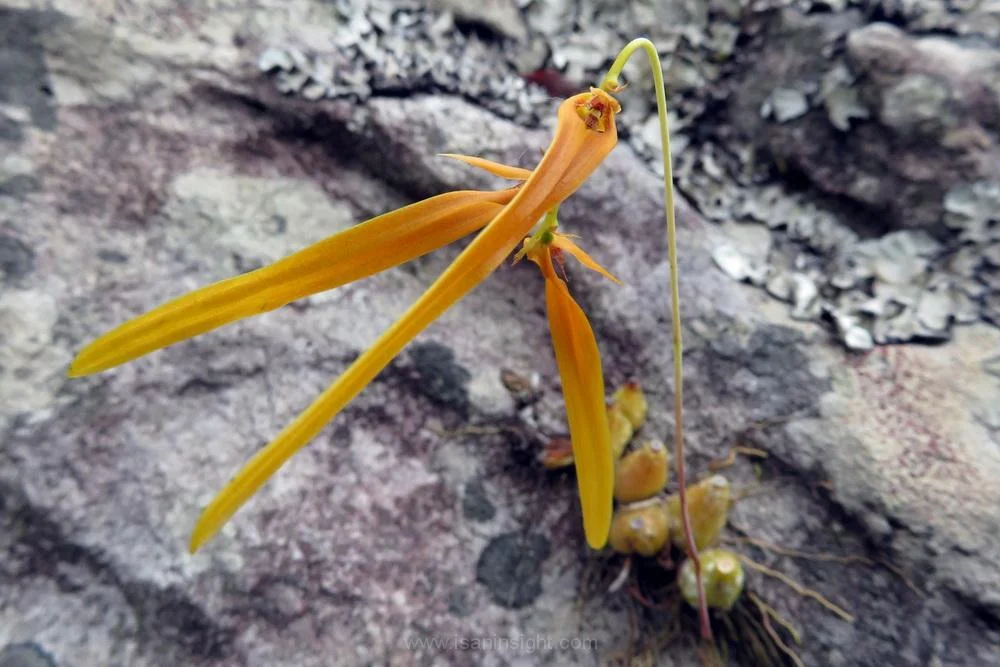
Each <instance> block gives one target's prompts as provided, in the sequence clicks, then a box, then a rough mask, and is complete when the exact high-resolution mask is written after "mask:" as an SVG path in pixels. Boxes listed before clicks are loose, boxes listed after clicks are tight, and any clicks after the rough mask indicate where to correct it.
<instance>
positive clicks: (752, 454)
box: [708, 445, 768, 472]
mask: <svg viewBox="0 0 1000 667" xmlns="http://www.w3.org/2000/svg"><path fill="white" fill-rule="evenodd" d="M737 454H741V455H743V456H746V457H748V458H757V459H766V458H767V457H768V454H767V452H765V451H764V450H763V449H757V448H755V447H741V446H739V445H734V446H732V447H730V448H729V453H728V454H726V456H725V457H723V458H721V459H715V460H714V461H710V462H709V464H708V469H709V470H710V471H712V472H718V471H720V470H723V469H725V468H728V467H730V466H731V465H733V464H734V463H736V455H737Z"/></svg>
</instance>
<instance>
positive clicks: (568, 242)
mask: <svg viewBox="0 0 1000 667" xmlns="http://www.w3.org/2000/svg"><path fill="white" fill-rule="evenodd" d="M552 245H553V246H555V247H556V248H559V249H560V250H563V251H565V252H568V253H569V254H571V255H573V257H575V258H576V259H577V261H578V262H580V263H581V264H583V265H584V266H585V267H587V268H588V269H590V270H591V271H596V272H597V273H599V274H601V275H602V276H604V277H605V278H607V279H608V280H610V281H611V282H614V283H618V284H619V285H621V284H622V281H620V280H618V279H617V278H615V277H614V276H613V275H612V274H611V272H610V271H608V270H607V269H605V268H604V267H603V266H601V265H600V264H598V263H597V262H595V261H594V259H593V258H592V257H591V256H590V255H588V254H587V253H585V252H584V251H583V248H581V247H580V246H578V245H577V244H576V243H574V242H573V239H571V238H569V237H568V236H566V235H565V234H559V233H558V232H557V233H556V234H555V236H554V237H553V239H552Z"/></svg>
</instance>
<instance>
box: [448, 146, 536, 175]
mask: <svg viewBox="0 0 1000 667" xmlns="http://www.w3.org/2000/svg"><path fill="white" fill-rule="evenodd" d="M438 155H440V156H441V157H450V158H451V159H453V160H458V161H459V162H464V163H465V164H467V165H469V166H471V167H478V168H479V169H483V170H485V171H488V172H490V173H491V174H493V175H494V176H499V177H500V178H508V179H510V180H512V181H526V180H528V177H529V176H531V170H530V169H522V168H521V167H511V166H510V165H506V164H501V163H499V162H494V161H493V160H487V159H486V158H483V157H475V156H472V155H459V154H458V153H438Z"/></svg>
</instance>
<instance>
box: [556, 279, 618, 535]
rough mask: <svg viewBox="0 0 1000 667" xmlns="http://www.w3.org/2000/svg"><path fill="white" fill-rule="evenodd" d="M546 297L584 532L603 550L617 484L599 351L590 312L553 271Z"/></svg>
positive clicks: (609, 527) (609, 528)
mask: <svg viewBox="0 0 1000 667" xmlns="http://www.w3.org/2000/svg"><path fill="white" fill-rule="evenodd" d="M545 302H546V309H547V310H548V316H549V329H550V331H551V333H552V347H553V349H554V350H555V354H556V364H557V365H558V366H559V377H560V379H561V380H562V386H563V397H564V399H565V401H566V420H567V421H568V422H569V434H570V440H571V441H572V442H573V460H574V462H575V463H576V479H577V485H578V488H579V494H580V507H581V508H582V511H583V531H584V533H585V535H586V537H587V544H589V545H590V546H591V548H593V549H600V548H602V547H603V546H604V545H605V544H606V543H607V540H608V532H609V531H610V530H611V514H612V500H611V499H612V495H613V494H614V486H615V461H614V453H613V452H612V449H611V431H610V429H609V427H608V413H607V409H606V408H605V405H604V375H603V374H602V372H601V356H600V352H599V351H598V349H597V341H596V340H595V339H594V331H593V329H591V328H590V322H588V321H587V316H586V315H585V314H584V312H583V310H582V309H581V308H580V306H579V305H578V304H577V303H576V301H574V300H573V297H572V296H570V293H569V290H568V289H567V287H566V283H564V282H563V281H562V280H560V279H559V278H557V277H555V276H554V274H551V275H547V277H546V280H545Z"/></svg>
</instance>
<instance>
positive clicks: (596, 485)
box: [69, 39, 710, 637]
mask: <svg viewBox="0 0 1000 667" xmlns="http://www.w3.org/2000/svg"><path fill="white" fill-rule="evenodd" d="M640 49H641V50H643V51H644V52H645V53H646V55H647V57H648V60H649V64H650V67H651V69H652V74H653V79H654V87H655V91H656V102H657V108H658V113H659V126H660V137H661V142H662V149H663V161H664V183H663V186H664V208H665V213H666V220H667V242H668V248H669V262H670V268H671V292H670V295H671V316H672V317H671V320H672V325H673V358H674V411H675V419H674V424H675V438H674V442H675V460H676V466H677V475H678V483H679V486H680V502H681V513H682V516H683V524H684V525H683V530H684V535H685V540H686V544H687V551H688V556H689V557H690V558H691V560H692V561H693V564H694V568H695V572H696V574H697V581H698V587H699V592H700V593H699V594H700V600H701V622H702V634H703V635H704V636H706V637H707V636H709V634H710V629H709V626H708V615H707V610H706V607H705V604H704V591H703V590H702V584H701V569H700V565H699V560H698V554H697V548H696V545H695V543H694V541H693V539H692V537H691V526H690V519H689V518H688V512H687V499H686V497H685V494H684V488H685V484H686V482H685V473H684V441H683V422H682V417H683V414H682V405H683V402H682V401H683V399H682V391H681V390H682V384H681V382H682V373H681V371H682V369H681V347H682V342H681V333H680V310H679V290H678V279H677V250H676V229H675V222H674V202H673V189H672V175H671V169H670V166H671V158H670V136H669V132H668V128H667V117H666V94H665V90H664V85H663V72H662V68H661V65H660V60H659V56H658V54H657V51H656V48H655V47H654V46H653V44H652V42H650V41H649V40H647V39H636V40H633V41H632V42H630V43H629V44H628V45H626V47H625V48H624V49H622V51H621V52H620V53H619V54H618V57H617V58H616V59H615V61H614V63H613V64H612V66H611V68H610V69H609V71H608V73H607V74H606V75H605V77H604V79H603V81H602V82H601V84H600V86H598V87H595V88H591V89H590V90H589V91H588V92H584V93H580V94H578V95H574V96H572V97H569V98H568V99H566V100H564V101H563V102H562V103H561V104H560V106H559V110H558V120H557V124H556V128H555V134H554V136H553V139H552V142H551V143H550V145H549V147H548V149H547V150H546V151H545V154H544V156H543V157H542V159H541V161H540V162H539V163H538V165H537V166H536V167H535V168H534V169H532V170H527V169H521V168H517V167H510V166H507V165H502V164H498V163H495V162H491V161H489V160H485V159H483V158H479V157H470V156H463V155H452V154H448V155H447V157H451V158H455V159H458V160H461V161H463V162H465V163H467V164H468V165H470V166H472V167H477V168H481V169H485V170H486V171H488V172H490V173H492V174H494V175H496V176H499V177H501V178H505V179H509V180H513V181H518V182H519V183H518V184H517V185H514V186H513V187H509V188H505V189H502V190H496V191H479V190H461V191H455V192H447V193H444V194H441V195H438V196H435V197H431V198H429V199H425V200H423V201H420V202H417V203H415V204H411V205H409V206H406V207H403V208H401V209H398V210H396V211H392V212H390V213H386V214H383V215H380V216H378V217H376V218H372V219H371V220H368V221H366V222H364V223H361V224H359V225H356V226H355V227H352V228H351V229H348V230H346V231H343V232H341V233H339V234H335V235H334V236H331V237H329V238H327V239H324V240H322V241H320V242H318V243H316V244H314V245H312V246H310V247H308V248H305V249H304V250H301V251H299V252H297V253H295V254H293V255H290V256H288V257H286V258H284V259H282V260H280V261H278V262H276V263H274V264H272V265H270V266H266V267H263V268H261V269H258V270H256V271H252V272H250V273H247V274H244V275H240V276H236V277H233V278H229V279H227V280H223V281H221V282H219V283H216V284H214V285H209V286H207V287H204V288H201V289H199V290H196V291H194V292H191V293H189V294H186V295H184V296H181V297H179V298H177V299H174V300H172V301H169V302H167V303H165V304H163V305H161V306H159V307H158V308H155V309H153V310H152V311H150V312H148V313H146V314H144V315H141V316H139V317H137V318H135V319H132V320H130V321H128V322H126V323H124V324H122V325H121V326H119V327H117V328H116V329H113V330H112V331H110V332H108V333H106V334H105V335H103V336H101V337H100V338H98V339H97V340H95V341H93V342H92V343H90V344H89V345H88V346H87V347H85V348H84V349H83V350H82V351H81V352H80V353H79V354H78V355H77V357H76V359H74V361H73V363H72V365H71V367H70V370H69V374H70V376H73V377H77V376H83V375H89V374H91V373H97V372H100V371H104V370H107V369H109V368H112V367H114V366H117V365H119V364H122V363H125V362H127V361H130V360H132V359H135V358H137V357H140V356H142V355H145V354H148V353H149V352H152V351H154V350H157V349H160V348H163V347H166V346H168V345H171V344H173V343H177V342H179V341H182V340H185V339H188V338H191V337H194V336H197V335H199V334H202V333H205V332H208V331H211V330H213V329H216V328H218V327H221V326H223V325H225V324H229V323H231V322H234V321H236V320H239V319H242V318H245V317H249V316H252V315H256V314H259V313H263V312H267V311H269V310H273V309H275V308H278V307H280V306H283V305H285V304H287V303H289V302H292V301H295V300H296V299H301V298H303V297H306V296H309V295H311V294H315V293H317V292H321V291H325V290H329V289H333V288H335V287H339V286H341V285H345V284H347V283H350V282H353V281H355V280H359V279H361V278H364V277H366V276H370V275H373V274H375V273H378V272H380V271H384V270H386V269H388V268H391V267H393V266H396V265H399V264H402V263H404V262H407V261H409V260H412V259H414V258H416V257H420V256H421V255H424V254H426V253H428V252H431V251H433V250H436V249H437V248H440V247H442V246H444V245H447V244H448V243H451V242H453V241H456V240H458V239H459V238H462V237H464V236H466V235H468V234H471V233H472V232H475V231H477V230H481V231H479V234H478V235H477V236H476V238H475V239H474V240H473V241H472V242H471V243H470V244H469V245H468V247H466V249H465V250H464V251H463V252H462V253H461V254H460V255H459V256H458V257H457V258H456V259H455V260H454V262H452V264H451V265H450V266H449V267H448V268H447V269H446V270H445V271H444V273H442V274H441V276H440V277H438V279H437V280H436V281H434V283H433V284H431V286H430V287H428V288H427V291H426V292H424V293H423V295H422V296H421V297H420V298H419V299H418V300H417V301H416V303H414V304H413V305H412V306H410V308H409V309H408V310H407V311H406V312H405V313H404V314H403V316H402V317H400V318H399V319H398V320H397V321H396V322H395V323H394V324H393V325H392V326H390V327H389V328H388V329H387V330H386V331H385V332H384V333H383V334H382V335H381V336H380V337H379V338H378V339H377V340H376V341H375V343H374V344H372V346H371V347H370V348H369V349H368V350H367V351H365V352H364V353H363V354H362V355H361V356H360V357H358V358H357V359H356V360H355V361H354V362H353V363H352V364H351V365H350V366H349V367H348V368H347V370H345V371H344V372H343V374H342V375H341V376H340V377H339V378H338V379H337V380H336V381H335V382H334V383H333V384H332V385H331V386H330V387H329V388H328V389H327V390H326V391H324V392H323V393H322V394H321V395H320V396H319V397H318V398H317V399H316V400H315V401H314V402H313V403H312V405H310V406H309V407H308V408H306V410H305V411H304V412H302V413H301V414H300V415H299V416H298V417H297V418H296V419H295V420H294V421H293V422H292V423H291V424H289V425H288V426H287V427H286V428H285V429H284V430H283V431H281V433H279V434H278V435H277V436H276V437H275V438H274V440H272V441H271V442H270V443H269V444H268V445H267V446H266V447H264V448H263V449H262V450H260V451H259V452H257V454H255V455H254V456H253V457H252V458H251V459H250V461H248V462H247V463H246V464H245V465H244V467H243V468H242V469H241V470H240V471H239V472H238V473H237V474H236V476H235V477H233V478H232V479H231V480H230V481H229V483H228V484H227V485H226V486H225V487H224V488H223V489H222V491H221V492H220V493H219V494H218V495H217V496H216V497H215V498H214V500H212V502H211V503H209V505H208V506H207V507H206V508H205V509H204V510H203V512H202V514H201V516H200V518H199V519H198V521H197V524H196V525H195V528H194V531H193V533H192V535H191V539H190V545H189V548H190V551H191V552H192V553H193V552H195V551H197V550H198V549H199V548H201V547H202V546H203V545H204V544H205V543H206V542H207V541H208V540H210V539H211V538H212V537H213V536H214V535H215V534H216V533H217V532H218V531H219V530H220V529H221V528H222V526H223V525H224V524H225V523H226V522H227V521H229V519H230V518H232V516H233V515H234V514H235V513H236V512H237V510H239V508H240V507H242V506H243V505H244V504H245V503H246V502H247V501H248V500H249V499H250V497H251V496H253V494H254V493H255V492H256V491H257V490H258V489H260V487H261V486H262V485H263V484H264V483H265V482H266V481H267V480H268V479H269V478H270V477H271V476H272V475H274V474H275V473H276V472H277V471H278V469H279V468H280V467H281V466H282V465H284V463H285V462H286V461H288V460H289V458H291V457H292V455H294V454H295V453H296V452H297V451H298V450H299V449H301V448H302V447H303V446H305V445H306V444H307V443H308V442H309V441H310V440H312V439H313V438H314V437H315V436H316V435H317V434H318V433H319V432H320V430H322V429H323V428H324V427H325V426H326V424H327V423H329V422H330V421H331V420H332V419H333V418H334V417H336V415H337V414H338V413H339V412H340V411H341V410H342V409H343V408H344V406H345V405H347V404H348V403H349V402H350V401H351V400H352V399H354V397H355V396H357V395H358V394H359V393H360V392H361V391H362V390H363V389H364V388H365V387H366V386H367V385H368V384H369V383H370V382H371V381H372V380H373V379H374V378H375V377H376V375H378V373H379V372H380V371H382V369H384V368H385V367H386V365H388V364H389V362H390V361H391V360H392V359H393V358H394V357H395V356H396V355H398V354H399V353H400V351H401V350H402V349H403V347H405V346H406V345H407V343H409V342H410V341H411V340H412V339H413V338H414V337H415V336H417V335H418V334H419V333H420V332H421V331H422V330H423V329H424V328H426V327H427V326H428V325H429V324H430V323H431V322H433V321H434V320H435V319H437V318H438V317H440V316H441V314H442V313H444V312H445V311H446V310H447V309H448V308H450V307H451V306H452V305H454V304H455V303H456V302H457V301H459V300H460V299H461V298H462V297H463V296H465V295H466V294H467V293H468V292H469V291H470V290H472V289H473V288H474V287H475V286H476V285H478V284H479V283H480V282H482V281H483V280H484V279H486V278H487V277H488V276H489V275H490V274H491V273H492V272H493V271H494V270H495V269H496V268H497V267H498V266H500V264H501V263H502V262H503V261H504V259H505V258H506V257H508V256H509V255H510V253H511V252H513V251H514V250H515V248H516V247H517V246H518V244H519V243H520V244H521V249H520V252H518V253H517V257H516V259H520V258H521V257H525V256H526V257H527V258H528V259H529V260H531V261H532V262H534V263H535V264H537V265H538V266H539V268H540V269H541V271H542V275H543V277H544V279H545V295H546V309H547V314H548V320H549V328H550V333H551V337H552V346H553V349H554V351H555V357H556V365H557V367H558V369H559V375H560V379H561V381H562V386H563V392H564V395H565V403H566V416H567V421H568V423H569V430H570V439H571V441H572V449H573V459H574V461H575V466H576V471H577V479H578V490H579V497H580V504H581V508H582V514H583V526H584V533H585V536H586V540H587V543H588V544H589V546H590V547H591V548H593V549H601V548H602V547H604V545H605V544H606V543H607V540H608V533H609V530H610V526H611V518H612V507H613V502H612V497H613V492H614V471H615V461H614V455H613V452H612V447H611V438H610V432H609V427H608V420H607V413H606V410H605V395H604V379H603V373H602V370H601V360H600V354H599V351H598V346H597V342H596V340H595V338H594V333H593V330H592V328H591V326H590V323H589V322H588V320H587V317H586V315H585V314H584V312H583V310H582V309H581V308H580V306H579V305H578V304H577V303H576V301H574V299H573V297H572V296H571V295H570V292H569V288H568V286H567V284H566V282H565V281H564V280H563V279H562V278H560V277H559V275H558V274H557V272H556V269H555V266H556V264H558V263H559V262H561V260H562V256H563V254H568V255H571V256H573V257H575V258H576V259H577V260H579V261H580V262H581V263H582V264H584V265H585V266H586V267H588V268H590V269H593V270H595V271H598V272H599V273H601V274H602V275H604V276H606V277H608V278H610V279H611V280H615V281H616V282H617V280H616V279H615V278H614V277H613V276H611V274H610V273H608V272H607V271H606V270H604V269H603V268H602V267H601V266H600V265H598V264H597V263H596V262H595V261H594V260H593V259H591V258H590V257H589V256H588V255H587V254H586V253H584V252H583V251H582V250H581V249H580V248H579V247H578V246H577V245H576V244H575V242H574V241H573V240H572V238H571V237H570V236H568V235H565V234H563V233H561V232H560V231H559V229H558V221H557V217H556V215H557V211H558V208H559V205H560V204H561V203H562V202H563V201H564V200H565V199H566V198H567V197H569V196H570V195H572V194H573V193H574V192H575V191H576V190H577V189H578V188H579V187H580V186H581V185H582V184H583V183H584V181H585V180H586V179H587V178H588V177H589V176H590V175H591V174H592V173H593V172H594V170H595V169H596V168H597V167H598V166H599V165H600V164H601V162H602V161H603V160H604V158H605V157H606V156H607V155H608V154H609V153H610V152H611V150H612V149H613V148H614V147H615V145H616V144H617V140H618V135H617V128H616V124H615V118H616V115H617V114H618V113H619V112H620V111H621V106H620V104H619V103H618V101H617V100H616V99H615V97H614V95H615V94H617V93H619V92H620V91H621V90H622V89H623V86H622V85H621V84H620V83H619V80H618V77H619V75H620V74H621V71H622V69H623V68H624V66H625V64H626V63H627V62H628V60H629V59H630V58H631V56H632V55H633V54H634V53H635V52H636V51H637V50H640ZM539 220H541V222H540V223H539ZM536 223H537V229H536V230H535V231H534V233H531V232H532V229H533V228H535V227H536Z"/></svg>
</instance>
